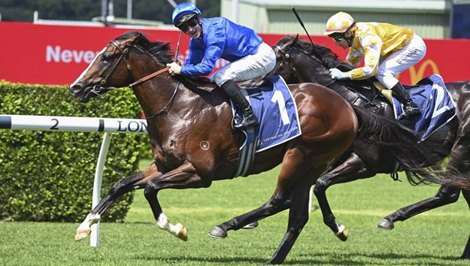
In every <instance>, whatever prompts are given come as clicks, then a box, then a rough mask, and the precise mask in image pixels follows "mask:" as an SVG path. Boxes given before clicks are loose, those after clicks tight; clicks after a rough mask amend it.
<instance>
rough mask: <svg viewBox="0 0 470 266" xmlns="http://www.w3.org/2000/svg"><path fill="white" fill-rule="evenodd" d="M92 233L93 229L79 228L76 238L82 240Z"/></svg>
mask: <svg viewBox="0 0 470 266" xmlns="http://www.w3.org/2000/svg"><path fill="white" fill-rule="evenodd" d="M90 234H91V229H90V228H88V229H77V233H76V234H75V240H76V241H78V240H82V239H84V238H87V237H88V236H89V235H90Z"/></svg>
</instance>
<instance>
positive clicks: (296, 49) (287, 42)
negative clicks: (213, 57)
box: [274, 36, 470, 258]
mask: <svg viewBox="0 0 470 266" xmlns="http://www.w3.org/2000/svg"><path fill="white" fill-rule="evenodd" d="M274 49H275V51H276V54H277V58H278V64H277V67H276V69H275V70H274V72H276V74H281V75H282V76H283V77H284V79H285V80H286V81H287V82H288V83H289V82H292V83H293V82H316V83H319V84H322V85H324V86H327V87H329V88H331V89H332V90H334V91H336V92H338V93H339V94H340V95H341V96H343V97H344V98H345V99H346V100H347V101H348V102H350V103H352V104H354V105H357V106H363V107H365V108H367V109H369V110H371V111H372V112H375V113H377V114H381V115H384V116H386V117H389V118H393V111H392V109H391V106H390V105H389V104H388V102H387V101H386V100H385V98H383V97H382V96H381V95H380V94H379V93H378V92H377V90H375V89H374V88H372V89H371V81H370V80H369V81H367V80H366V81H360V82H352V81H342V80H333V79H331V77H330V75H329V71H328V69H330V68H333V67H338V68H342V69H344V70H347V69H349V68H351V67H350V66H349V65H347V64H345V63H344V62H342V61H341V60H339V59H338V57H337V56H336V55H335V54H334V53H333V52H332V51H331V50H329V49H328V48H326V47H323V46H320V45H314V44H311V43H308V42H305V41H302V40H300V39H298V38H297V37H296V38H294V37H290V36H286V37H284V38H283V39H281V40H280V41H279V42H278V43H277V44H276V45H275V46H274ZM446 86H447V88H448V90H449V91H450V93H451V95H452V98H453V100H454V102H455V103H456V105H457V116H456V117H455V118H454V119H453V120H452V121H450V123H448V124H447V125H446V126H444V127H442V128H441V129H440V130H439V131H438V132H436V133H435V134H433V135H432V136H431V137H430V138H429V139H427V140H426V141H431V142H433V141H437V142H440V143H442V147H443V148H444V149H443V151H444V153H443V154H442V155H441V156H442V157H446V156H449V159H448V164H447V168H446V170H447V171H448V172H450V173H453V174H460V175H462V176H467V177H468V175H469V174H470V104H469V102H470V82H451V83H446ZM426 141H425V142H426ZM400 170H403V169H400V168H398V162H397V158H395V157H394V156H393V155H392V154H390V153H389V152H388V150H387V148H386V147H383V146H380V145H372V146H371V145H369V144H365V145H364V143H363V142H362V141H361V140H360V139H358V140H356V141H355V143H354V145H353V149H352V150H351V151H350V152H349V153H348V154H346V155H345V156H344V157H343V159H342V160H339V161H337V162H336V163H335V165H334V167H333V169H331V170H329V171H328V172H327V173H325V174H324V175H322V176H321V177H320V178H318V180H317V182H316V184H315V189H314V191H315V195H316V197H317V199H318V203H319V205H320V208H321V210H322V214H323V217H324V222H325V224H327V225H328V226H329V227H330V228H331V229H332V230H333V232H335V233H336V234H337V235H338V237H339V238H340V239H342V240H346V238H347V235H346V234H345V233H344V231H343V230H344V229H345V227H344V226H343V225H339V224H337V223H336V221H335V217H334V215H333V213H332V211H331V209H330V206H329V204H328V201H327V199H326V194H325V191H326V189H327V188H328V187H329V186H331V185H334V184H339V183H345V182H350V181H353V180H357V179H362V178H369V177H372V176H375V175H376V174H378V173H390V174H395V175H396V172H397V171H400ZM407 177H410V175H407ZM410 181H411V183H412V184H415V183H417V182H416V181H414V180H412V179H411V180H410ZM460 191H462V194H463V196H464V198H465V200H466V201H467V203H468V204H469V206H470V191H469V190H461V189H459V188H458V187H454V186H447V185H442V186H441V187H440V188H439V191H438V192H437V194H436V195H435V196H434V197H431V198H429V199H426V200H423V201H420V202H418V203H415V204H412V205H409V206H407V207H404V208H402V209H400V210H398V211H396V212H394V213H392V214H390V215H387V216H386V217H385V218H384V219H383V220H382V221H381V222H380V223H379V225H378V226H379V227H380V228H385V229H392V228H393V227H394V222H396V221H404V220H406V219H408V218H410V217H412V216H414V215H417V214H419V213H422V212H425V211H428V210H430V209H433V208H437V207H440V206H443V205H446V204H450V203H454V202H456V201H457V200H458V198H459V195H460ZM346 233H347V231H346ZM464 256H466V257H467V258H470V254H467V255H465V254H464Z"/></svg>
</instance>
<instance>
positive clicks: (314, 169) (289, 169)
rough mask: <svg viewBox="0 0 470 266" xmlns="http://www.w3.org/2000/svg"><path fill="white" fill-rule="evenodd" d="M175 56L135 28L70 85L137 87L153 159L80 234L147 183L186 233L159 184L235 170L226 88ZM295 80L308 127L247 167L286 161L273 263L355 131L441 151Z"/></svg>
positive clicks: (236, 140) (199, 183) (203, 181)
mask: <svg viewBox="0 0 470 266" xmlns="http://www.w3.org/2000/svg"><path fill="white" fill-rule="evenodd" d="M171 58H172V57H171V54H170V52H169V45H168V44H163V43H160V42H149V41H148V40H147V38H146V37H145V36H143V35H142V34H141V33H138V32H128V33H125V34H123V35H121V36H119V37H118V38H116V39H115V40H114V41H112V42H110V43H109V44H108V45H107V46H106V47H105V48H104V49H103V50H102V51H101V52H100V53H99V54H98V55H97V56H96V58H95V59H94V60H93V62H92V63H91V64H90V65H89V66H88V68H87V69H86V70H85V71H84V72H83V73H82V74H81V75H80V77H79V78H78V79H77V80H76V81H75V82H74V83H73V84H72V85H71V86H70V90H71V92H72V93H73V95H74V96H76V97H77V98H79V100H80V101H82V102H86V101H88V100H89V99H90V98H92V97H94V96H97V95H99V94H101V93H104V92H106V91H108V90H110V89H112V88H114V87H127V86H129V87H131V88H132V90H133V91H134V94H135V96H136V98H137V100H138V101H139V103H140V105H141V107H142V110H143V112H144V113H145V115H146V117H147V124H148V132H149V133H148V134H149V138H150V144H151V148H152V151H153V154H154V159H155V163H154V165H152V166H150V167H149V168H148V169H146V170H144V171H142V172H139V173H136V174H134V175H131V176H129V177H126V178H124V179H122V180H121V181H119V182H117V183H116V184H115V185H114V186H113V187H112V188H111V189H110V191H109V193H108V194H107V195H106V196H105V197H104V198H103V199H102V200H101V201H100V203H99V204H98V205H97V206H96V207H95V208H94V209H93V210H92V211H91V212H90V213H89V214H88V215H87V217H86V218H85V220H84V221H83V223H82V224H81V225H80V226H79V227H78V229H77V235H76V239H77V240H78V239H81V238H84V237H86V236H88V235H89V233H90V230H91V229H90V226H91V225H92V224H93V223H96V222H98V220H99V219H100V217H101V215H102V214H103V213H104V212H105V211H106V210H107V209H108V208H109V207H110V205H111V204H112V203H113V202H114V201H115V200H116V198H118V197H119V196H121V195H122V194H124V193H127V192H129V191H132V190H134V189H144V194H145V198H146V199H147V201H148V203H149V205H150V208H151V210H152V213H153V215H154V218H155V220H156V223H157V225H158V227H160V228H161V229H163V230H166V231H168V232H170V233H172V234H174V235H176V236H178V237H179V238H181V239H183V240H186V238H187V232H186V229H185V228H184V226H183V225H181V224H175V225H174V224H171V223H170V222H169V219H168V218H167V216H166V215H165V214H164V213H163V211H162V208H161V206H160V203H159V201H158V198H157V194H158V192H159V191H160V190H162V189H167V188H176V189H184V188H202V187H209V186H210V185H211V183H212V181H214V180H222V179H231V178H234V177H235V176H234V175H235V172H236V170H237V164H238V161H239V158H238V156H239V146H240V144H241V143H242V140H243V134H242V133H241V132H239V131H232V127H231V120H232V113H231V108H230V105H229V104H228V98H227V97H226V96H225V95H224V94H223V92H222V91H221V90H218V89H216V90H213V91H211V92H208V91H207V90H202V89H200V88H198V86H202V85H204V86H206V87H207V86H210V84H201V83H200V82H199V81H197V82H196V81H193V80H189V79H186V78H183V77H179V76H171V75H170V74H168V72H167V68H166V67H165V66H166V64H167V63H169V62H170V61H171ZM212 86H213V85H212ZM289 89H290V91H291V93H292V95H293V98H294V100H295V102H296V105H297V107H298V114H299V119H300V120H299V121H300V127H301V129H302V135H301V136H299V137H297V138H295V139H292V140H290V141H288V142H286V143H284V144H281V145H278V146H276V147H274V148H272V149H269V150H266V151H262V152H259V153H257V154H256V156H255V159H254V163H253V167H252V169H251V170H250V174H256V173H260V172H263V171H267V170H269V169H272V168H273V167H275V166H276V165H278V164H280V163H282V168H281V169H280V173H279V176H278V180H277V185H276V187H275V190H274V193H273V195H272V197H271V198H270V199H269V200H268V201H267V203H266V204H265V206H269V208H268V209H267V210H266V212H263V213H261V215H262V216H265V215H267V213H269V212H271V211H275V210H276V209H279V208H281V207H283V206H285V205H286V202H287V201H288V202H290V203H289V205H290V207H289V210H290V212H289V221H288V227H287V231H286V233H285V236H284V238H283V240H282V241H281V243H280V245H279V247H278V249H277V250H276V252H275V253H274V255H273V257H272V258H271V260H270V261H269V262H270V263H282V262H283V261H284V260H285V258H286V256H287V254H288V252H289V251H290V249H291V248H292V246H293V244H294V242H295V241H296V239H297V237H298V235H299V234H300V232H301V230H302V228H303V227H304V225H305V224H306V222H307V220H308V206H307V203H308V196H309V195H308V194H309V188H310V186H311V185H312V184H313V182H315V180H316V179H317V178H318V177H319V176H320V175H321V174H322V173H323V172H325V170H327V169H328V167H329V166H330V165H331V163H333V162H334V161H335V160H336V159H337V158H338V157H339V156H340V155H341V154H343V153H344V152H345V151H346V150H347V149H348V148H349V147H350V146H351V144H352V143H353V142H354V140H355V139H357V138H371V140H370V141H371V142H372V143H374V142H375V141H377V142H384V143H400V145H393V144H390V145H389V148H390V149H391V150H393V151H396V155H397V156H400V158H401V161H400V162H401V163H403V164H404V165H407V166H410V167H416V166H417V163H421V162H422V161H423V160H424V161H428V160H435V156H436V154H432V153H433V152H432V151H428V152H425V153H423V152H421V151H420V150H419V149H418V148H420V147H417V145H416V144H415V141H416V139H414V138H413V135H412V134H411V133H410V132H408V131H407V130H405V129H404V128H403V127H401V126H400V125H399V124H397V123H395V122H394V121H390V120H388V119H384V118H381V117H379V116H377V115H373V114H370V113H367V112H364V111H362V109H360V108H358V107H352V105H350V104H349V103H348V102H347V101H346V100H345V99H343V98H342V97H341V96H340V95H339V94H337V93H335V92H334V91H332V90H330V89H328V88H325V87H323V86H321V85H318V84H314V83H302V84H295V85H289ZM332 110H334V111H332ZM403 143H406V145H403ZM408 158H410V159H408ZM412 158H420V160H419V161H420V162H414V160H413V159H412ZM257 219H259V216H258V217H255V219H254V220H257ZM248 222H250V221H248Z"/></svg>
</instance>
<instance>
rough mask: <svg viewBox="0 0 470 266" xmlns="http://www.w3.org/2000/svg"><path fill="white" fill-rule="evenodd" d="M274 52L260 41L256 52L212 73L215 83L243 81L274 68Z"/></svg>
mask: <svg viewBox="0 0 470 266" xmlns="http://www.w3.org/2000/svg"><path fill="white" fill-rule="evenodd" d="M275 65H276V54H275V53H274V51H273V49H272V48H271V46H269V45H267V44H266V43H262V44H261V45H260V46H259V48H258V51H257V52H256V54H253V55H248V56H245V57H243V58H241V59H239V60H237V61H234V62H231V63H229V64H227V65H225V66H224V67H222V68H221V69H219V70H218V71H217V72H216V73H215V74H214V80H215V83H216V84H217V85H218V86H222V84H224V83H225V82H226V81H228V80H233V81H245V80H249V79H255V78H259V77H262V76H264V75H266V74H267V73H269V72H270V71H271V70H273V69H274V66H275Z"/></svg>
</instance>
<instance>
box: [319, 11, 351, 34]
mask: <svg viewBox="0 0 470 266" xmlns="http://www.w3.org/2000/svg"><path fill="white" fill-rule="evenodd" d="M353 25H354V19H353V18H352V17H351V15H349V14H348V13H345V12H338V13H336V14H334V15H333V16H331V17H330V18H329V19H328V21H327V22H326V31H325V32H324V33H323V34H324V35H331V34H333V33H344V32H346V31H347V30H349V29H350V28H351V27H352V26H353Z"/></svg>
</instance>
